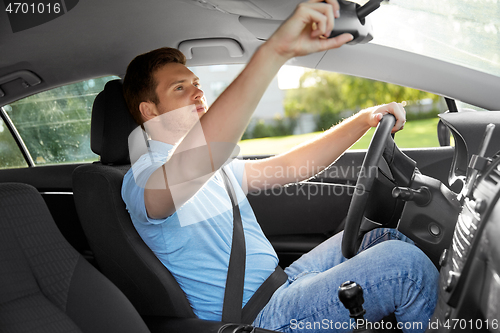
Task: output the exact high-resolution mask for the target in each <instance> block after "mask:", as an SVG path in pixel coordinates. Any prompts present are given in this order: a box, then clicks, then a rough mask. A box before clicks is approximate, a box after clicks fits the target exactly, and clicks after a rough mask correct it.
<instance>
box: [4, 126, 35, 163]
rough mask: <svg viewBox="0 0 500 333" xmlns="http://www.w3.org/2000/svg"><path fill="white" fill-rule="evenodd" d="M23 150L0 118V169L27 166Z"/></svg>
mask: <svg viewBox="0 0 500 333" xmlns="http://www.w3.org/2000/svg"><path fill="white" fill-rule="evenodd" d="M27 166H28V164H27V163H26V160H25V159H24V156H23V154H22V153H21V150H20V149H19V147H18V146H17V143H16V141H15V140H14V138H13V137H12V135H11V133H10V131H9V130H8V129H7V126H6V125H5V123H4V121H3V119H1V118H0V169H13V168H23V167H27Z"/></svg>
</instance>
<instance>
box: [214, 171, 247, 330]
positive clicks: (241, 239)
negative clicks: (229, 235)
mask: <svg viewBox="0 0 500 333" xmlns="http://www.w3.org/2000/svg"><path fill="white" fill-rule="evenodd" d="M220 170H221V173H222V176H223V177H222V178H223V179H224V185H225V187H226V191H227V193H228V194H229V198H230V199H231V204H232V206H233V241H232V243H231V254H230V257H229V266H228V268H227V278H226V290H225V292H224V303H223V305H222V321H224V322H234V323H240V322H241V307H242V304H243V286H244V282H245V262H246V247H245V235H244V233H243V223H242V222H241V214H240V207H239V206H238V200H237V198H236V193H235V192H234V188H233V186H232V185H231V181H230V180H229V177H228V176H227V173H226V171H225V170H224V168H221V169H220Z"/></svg>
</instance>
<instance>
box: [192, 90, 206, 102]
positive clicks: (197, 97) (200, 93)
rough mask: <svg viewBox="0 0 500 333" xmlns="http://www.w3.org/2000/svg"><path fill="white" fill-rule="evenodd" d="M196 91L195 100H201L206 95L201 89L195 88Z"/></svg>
mask: <svg viewBox="0 0 500 333" xmlns="http://www.w3.org/2000/svg"><path fill="white" fill-rule="evenodd" d="M194 89H195V91H194V94H193V98H194V99H195V100H197V99H201V98H202V97H203V96H204V94H205V93H204V92H203V90H201V89H200V88H198V87H194Z"/></svg>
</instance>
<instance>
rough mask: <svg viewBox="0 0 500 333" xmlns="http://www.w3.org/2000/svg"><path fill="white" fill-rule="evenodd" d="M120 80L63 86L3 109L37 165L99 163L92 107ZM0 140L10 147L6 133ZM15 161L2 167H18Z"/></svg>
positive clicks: (94, 80)
mask: <svg viewBox="0 0 500 333" xmlns="http://www.w3.org/2000/svg"><path fill="white" fill-rule="evenodd" d="M117 78H118V77H115V76H108V77H102V78H97V79H91V80H87V81H83V82H78V83H74V84H70V85H66V86H62V87H59V88H55V89H52V90H49V91H45V92H42V93H39V94H36V95H33V96H30V97H27V98H24V99H22V100H19V101H17V102H14V103H11V104H9V105H6V106H4V107H3V109H4V110H5V112H6V114H7V116H8V117H9V118H10V120H11V121H12V123H13V125H14V126H15V128H16V129H17V131H18V132H19V135H20V137H21V138H22V140H23V141H24V144H25V145H26V147H27V149H28V152H29V154H30V155H31V157H32V159H33V162H34V164H35V165H48V164H59V163H78V162H90V161H95V160H97V159H98V156H97V155H95V154H94V153H93V152H92V151H91V149H90V115H91V111H92V104H93V102H94V99H95V97H96V96H97V94H98V93H99V92H100V91H101V90H102V89H103V88H104V85H105V84H106V82H108V81H110V80H113V79H117ZM4 132H5V131H4ZM7 132H8V131H7ZM8 134H10V133H8ZM0 138H1V139H0V144H1V145H3V144H6V143H5V142H7V141H4V140H8V139H4V137H3V136H2V133H0ZM9 149H10V148H9ZM12 149H13V148H12ZM2 155H3V154H2ZM9 156H11V155H9ZM12 156H13V155H12ZM11 158H12V161H4V159H0V161H1V164H0V167H2V168H7V167H10V165H16V163H17V162H14V161H15V157H9V159H11Z"/></svg>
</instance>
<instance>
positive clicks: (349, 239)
mask: <svg viewBox="0 0 500 333" xmlns="http://www.w3.org/2000/svg"><path fill="white" fill-rule="evenodd" d="M395 123H396V118H395V117H394V116H393V115H392V114H386V115H384V116H383V118H382V119H381V120H380V122H379V124H378V126H377V129H376V130H375V133H374V135H373V138H372V141H371V143H370V146H369V147H368V151H367V153H366V156H365V159H364V160H363V165H362V167H361V171H360V173H359V177H358V180H357V182H356V188H355V191H354V194H353V196H352V199H351V205H350V206H349V211H348V213H347V217H346V224H345V229H344V235H343V238H342V254H343V256H344V257H346V258H347V259H349V258H352V257H354V256H355V255H356V253H357V252H358V249H359V246H360V244H361V241H362V239H363V236H364V235H365V233H366V232H367V231H366V230H362V228H361V224H362V222H363V219H364V217H365V212H366V206H367V203H368V198H369V197H370V194H371V192H372V190H373V189H374V187H373V185H374V182H375V180H376V178H377V172H372V171H373V170H374V169H375V170H377V167H378V165H379V161H380V157H382V156H383V157H384V159H385V160H386V162H387V163H388V165H389V168H390V170H391V172H392V176H393V179H390V181H391V182H392V183H394V184H396V185H399V186H408V184H409V183H410V182H411V179H412V178H413V173H414V171H415V169H416V163H415V162H414V161H413V160H411V159H410V158H409V157H408V156H406V155H405V154H403V153H402V152H401V151H400V150H399V149H398V148H397V146H396V144H395V143H394V140H393V139H392V137H391V136H390V134H391V130H392V129H393V127H394V124H395ZM393 207H395V208H394V211H397V210H398V209H399V210H402V207H398V204H397V203H395V204H394V205H393ZM398 213H400V212H399V211H397V212H396V214H398Z"/></svg>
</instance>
